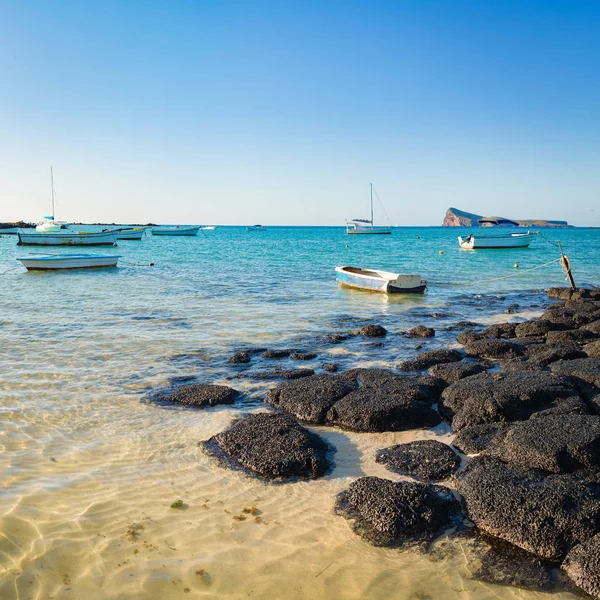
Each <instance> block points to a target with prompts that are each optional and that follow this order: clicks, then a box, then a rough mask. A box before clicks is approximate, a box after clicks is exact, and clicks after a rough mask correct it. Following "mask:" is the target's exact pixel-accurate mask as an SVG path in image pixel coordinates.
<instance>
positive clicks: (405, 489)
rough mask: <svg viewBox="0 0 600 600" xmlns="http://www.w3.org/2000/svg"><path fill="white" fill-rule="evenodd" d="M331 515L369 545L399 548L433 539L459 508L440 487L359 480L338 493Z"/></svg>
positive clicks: (362, 478) (454, 516) (450, 494)
mask: <svg viewBox="0 0 600 600" xmlns="http://www.w3.org/2000/svg"><path fill="white" fill-rule="evenodd" d="M335 512H336V513H337V514H339V515H342V516H344V517H345V518H347V519H349V520H350V521H351V522H352V528H353V529H354V532H355V533H357V534H358V535H360V536H361V537H363V538H365V539H366V540H368V541H369V542H371V543H372V544H373V545H375V546H403V545H408V544H414V543H417V542H423V541H430V540H432V539H434V538H435V537H436V536H437V535H438V534H439V533H440V532H441V531H442V530H443V529H445V528H446V527H448V526H450V525H452V524H453V522H455V521H456V520H457V519H458V518H459V517H460V515H461V508H460V503H459V502H458V501H457V500H456V498H454V496H453V495H452V493H451V492H450V490H448V489H447V488H445V487H442V486H438V485H428V484H424V483H409V482H399V483H394V482H392V481H389V480H387V479H380V478H379V477H361V478H360V479H357V480H356V481H354V482H353V483H352V484H350V487H349V488H348V489H347V490H345V491H343V492H341V493H340V494H338V497H337V500H336V505H335Z"/></svg>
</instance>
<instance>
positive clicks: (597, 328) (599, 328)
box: [581, 319, 600, 335]
mask: <svg viewBox="0 0 600 600" xmlns="http://www.w3.org/2000/svg"><path fill="white" fill-rule="evenodd" d="M581 329H583V330H584V331H590V332H591V333H594V334H596V335H600V319H598V320H596V321H592V322H591V323H588V324H587V325H583V326H582V327H581Z"/></svg>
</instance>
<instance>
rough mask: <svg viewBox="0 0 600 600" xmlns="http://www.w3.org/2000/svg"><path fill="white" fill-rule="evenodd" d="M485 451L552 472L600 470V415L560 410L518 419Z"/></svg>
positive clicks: (517, 463)
mask: <svg viewBox="0 0 600 600" xmlns="http://www.w3.org/2000/svg"><path fill="white" fill-rule="evenodd" d="M485 454H486V455H489V456H494V457H495V458H498V459H500V460H502V461H504V462H507V463H513V464H516V465H519V466H523V467H531V468H534V469H541V470H543V471H549V472H551V473H570V472H572V471H576V470H578V469H590V470H600V417H596V416H592V415H577V414H558V415H548V416H545V417H544V418H536V419H530V420H529V421H523V422H521V423H515V424H513V425H512V426H511V427H509V428H508V429H505V430H504V431H502V432H498V434H497V435H496V436H495V437H494V438H493V440H492V442H491V444H490V445H489V447H488V448H487V450H485Z"/></svg>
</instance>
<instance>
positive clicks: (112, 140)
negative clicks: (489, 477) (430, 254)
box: [0, 0, 600, 226]
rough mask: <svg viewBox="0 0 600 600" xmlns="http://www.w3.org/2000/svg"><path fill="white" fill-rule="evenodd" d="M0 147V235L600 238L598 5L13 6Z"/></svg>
mask: <svg viewBox="0 0 600 600" xmlns="http://www.w3.org/2000/svg"><path fill="white" fill-rule="evenodd" d="M0 140H1V143H0V220H8V219H17V218H24V219H27V220H39V219H40V218H41V217H42V216H44V215H46V214H48V213H49V212H50V185H49V168H50V165H53V166H54V172H55V189H56V198H57V210H56V213H57V214H56V216H57V218H59V219H63V220H67V221H88V222H89V221H104V222H113V221H115V222H148V221H153V222H159V223H223V224H226V223H230V224H248V223H255V222H261V223H264V224H283V225H284V224H298V225H310V224H315V225H334V224H343V222H344V219H345V218H346V217H347V218H354V217H364V216H366V215H367V212H368V197H369V196H368V194H369V182H373V183H374V185H375V188H376V190H377V191H378V193H379V197H380V198H381V201H382V202H383V205H384V207H385V211H386V212H387V214H388V215H389V217H390V220H391V222H392V223H398V224H399V225H438V224H441V220H442V218H443V215H444V212H445V211H446V209H447V208H448V207H449V206H455V207H457V208H461V209H463V210H467V211H472V212H477V213H483V214H500V215H503V216H507V217H513V218H533V217H537V218H549V219H568V220H569V221H571V222H573V223H574V224H577V225H596V226H598V225H600V202H599V199H600V2H598V1H596V0H591V1H586V0H564V1H554V0H539V1H535V0H513V1H508V0H498V1H496V2H494V1H493V0H469V1H467V0H437V1H434V0H396V1H387V2H386V1H378V0H374V1H371V0H369V1H367V0H364V1H362V2H353V1H344V2H342V1H335V0H317V1H314V2H312V1H303V0H297V1H286V0H274V1H271V2H269V1H261V0H247V1H239V2H235V1H228V0H213V1H211V2H203V1H201V0H179V1H177V0H171V1H167V0H164V1H154V0H146V1H144V2H140V1H138V0H136V1H126V0H119V1H113V0H98V1H96V0H56V1H52V2H49V1H46V0H40V1H37V2H36V1H29V0H14V1H5V0H0ZM376 221H378V222H379V223H380V224H386V222H387V221H386V219H385V215H384V214H383V211H381V210H379V211H377V205H376Z"/></svg>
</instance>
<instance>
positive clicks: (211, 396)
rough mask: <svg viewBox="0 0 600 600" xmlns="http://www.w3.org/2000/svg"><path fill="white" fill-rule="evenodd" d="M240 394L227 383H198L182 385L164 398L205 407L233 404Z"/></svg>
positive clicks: (169, 400)
mask: <svg viewBox="0 0 600 600" xmlns="http://www.w3.org/2000/svg"><path fill="white" fill-rule="evenodd" d="M238 395H239V392H237V391H236V390H234V389H232V388H230V387H228V386H226V385H212V384H205V383H197V384H193V385H185V386H183V387H180V388H179V389H178V390H175V391H174V392H173V393H172V394H170V395H169V396H164V397H163V398H162V400H164V401H166V402H179V403H180V404H186V405H187V406H196V407H197V408H205V407H207V406H217V405H218V404H233V403H234V402H235V399H236V397H237V396H238Z"/></svg>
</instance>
